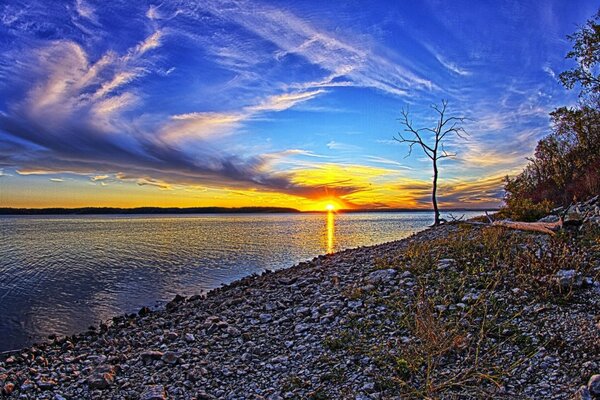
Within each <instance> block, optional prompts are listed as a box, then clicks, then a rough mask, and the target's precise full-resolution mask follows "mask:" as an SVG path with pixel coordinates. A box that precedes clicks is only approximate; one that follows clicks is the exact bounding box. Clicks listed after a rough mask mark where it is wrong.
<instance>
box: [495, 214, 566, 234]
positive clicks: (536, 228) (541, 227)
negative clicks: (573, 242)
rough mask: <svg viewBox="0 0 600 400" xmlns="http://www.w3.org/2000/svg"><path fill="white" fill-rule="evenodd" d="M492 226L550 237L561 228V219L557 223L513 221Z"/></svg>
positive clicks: (500, 222) (504, 221)
mask: <svg viewBox="0 0 600 400" xmlns="http://www.w3.org/2000/svg"><path fill="white" fill-rule="evenodd" d="M491 225H492V226H502V227H505V228H509V229H517V230H521V231H533V232H541V233H547V234H548V235H550V236H554V235H556V232H554V230H555V229H560V228H562V226H563V219H562V218H561V219H560V220H558V221H557V222H515V221H508V220H502V221H493V222H492V223H491Z"/></svg>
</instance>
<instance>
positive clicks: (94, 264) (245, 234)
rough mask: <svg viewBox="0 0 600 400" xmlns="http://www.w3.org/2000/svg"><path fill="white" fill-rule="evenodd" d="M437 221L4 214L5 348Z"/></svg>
mask: <svg viewBox="0 0 600 400" xmlns="http://www.w3.org/2000/svg"><path fill="white" fill-rule="evenodd" d="M467 214H468V215H467V216H471V215H475V214H474V213H467ZM432 220H433V219H432V214H430V213H364V214H333V213H329V214H246V215H233V214H232V215H223V214H220V215H217V214H213V215H177V216H165V215H152V216H147V215H140V216H43V217H39V216H27V217H23V216H19V217H1V218H0V351H5V350H10V349H16V348H20V347H23V346H26V345H29V344H31V343H34V342H37V341H40V340H44V339H45V338H46V337H47V335H48V334H51V333H56V334H59V335H65V334H73V333H76V332H79V331H82V330H85V329H86V328H87V327H88V326H90V325H97V324H98V323H99V322H100V321H102V320H107V319H109V318H111V317H113V316H115V315H120V314H123V313H130V312H135V311H137V310H138V309H139V308H140V307H142V306H145V305H148V306H156V305H162V304H164V303H165V302H166V301H169V300H171V299H172V298H173V297H174V296H175V295H176V294H182V295H185V296H189V295H193V294H198V293H203V292H205V291H207V290H209V289H212V288H215V287H218V286H220V285H221V284H223V283H229V282H232V281H234V280H236V279H239V278H241V277H243V276H246V275H250V274H252V273H260V272H262V271H264V270H265V269H271V270H274V269H279V268H284V267H288V266H291V265H293V264H295V263H297V262H300V261H303V260H306V259H310V258H312V257H314V256H317V255H319V254H323V253H326V252H332V251H337V250H341V249H345V248H352V247H357V246H363V245H371V244H375V243H381V242H386V241H391V240H397V239H401V238H404V237H406V236H408V235H410V234H411V233H413V232H416V231H418V230H421V229H423V228H425V227H426V226H427V225H429V224H431V222H432Z"/></svg>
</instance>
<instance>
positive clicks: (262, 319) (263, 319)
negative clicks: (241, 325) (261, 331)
mask: <svg viewBox="0 0 600 400" xmlns="http://www.w3.org/2000/svg"><path fill="white" fill-rule="evenodd" d="M258 318H259V319H260V322H262V323H263V324H266V323H268V322H271V321H272V320H273V316H272V315H271V314H260V315H259V316H258Z"/></svg>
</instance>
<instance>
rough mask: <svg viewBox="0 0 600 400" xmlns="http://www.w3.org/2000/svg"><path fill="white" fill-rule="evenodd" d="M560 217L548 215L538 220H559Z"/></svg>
mask: <svg viewBox="0 0 600 400" xmlns="http://www.w3.org/2000/svg"><path fill="white" fill-rule="evenodd" d="M559 219H560V218H559V217H558V215H546V216H545V217H543V218H540V219H539V220H538V222H557V221H558V220H559Z"/></svg>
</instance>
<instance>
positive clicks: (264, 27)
mask: <svg viewBox="0 0 600 400" xmlns="http://www.w3.org/2000/svg"><path fill="white" fill-rule="evenodd" d="M180 11H181V12H185V13H187V14H188V15H190V16H193V17H195V18H202V17H203V16H204V12H209V13H211V14H212V15H214V16H216V17H217V18H220V19H221V20H223V21H227V22H229V23H233V24H235V25H237V26H240V27H242V28H244V29H246V30H248V31H250V32H252V33H253V34H255V35H256V36H258V37H260V38H261V39H263V40H264V41H266V42H269V43H271V44H273V45H275V46H276V47H277V48H278V50H277V51H275V52H274V57H275V59H276V60H279V61H282V60H284V59H285V58H286V57H288V56H290V55H295V56H300V57H302V58H304V59H305V60H307V61H308V62H309V63H311V64H313V65H318V66H319V67H320V68H322V69H324V70H325V71H328V75H327V76H326V77H325V78H324V79H320V80H315V81H311V82H306V83H304V84H302V85H303V87H304V88H311V87H313V88H314V87H334V86H358V87H368V88H374V89H377V90H380V91H382V92H384V93H387V94H390V95H394V96H406V95H407V94H408V93H409V92H410V91H413V90H432V89H435V88H437V85H436V84H434V83H433V82H432V81H430V80H429V79H427V78H425V77H423V76H420V75H419V74H418V73H417V72H415V71H413V70H411V69H410V68H409V67H408V66H406V65H405V63H404V62H403V60H402V59H400V58H399V57H398V58H397V59H394V60H390V59H388V58H386V57H384V56H382V55H380V54H379V53H377V52H375V51H373V48H369V47H361V46H360V45H358V44H357V43H350V42H348V41H345V40H343V39H340V38H338V37H336V36H335V35H333V34H332V33H330V32H327V31H325V30H322V29H318V28H317V27H315V26H313V25H312V24H310V23H309V22H308V21H306V20H302V19H300V18H299V17H297V16H296V15H294V14H293V13H291V12H288V11H285V10H282V9H277V8H274V7H269V6H266V5H260V4H257V3H251V2H247V1H229V2H227V3H226V4H225V3H224V2H222V1H219V0H213V1H205V2H203V3H202V6H201V9H197V8H196V7H195V6H194V7H187V8H182V9H180ZM386 53H391V52H390V51H389V50H386ZM244 58H246V59H247V57H244Z"/></svg>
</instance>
